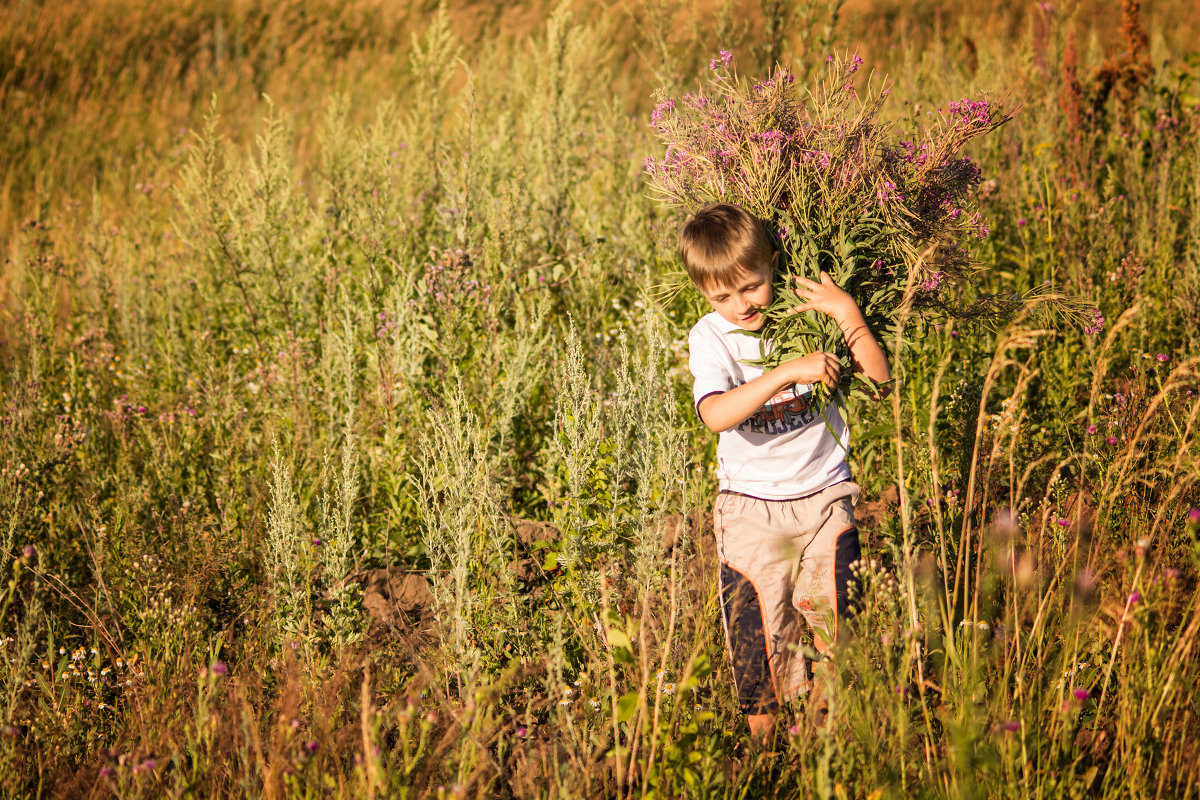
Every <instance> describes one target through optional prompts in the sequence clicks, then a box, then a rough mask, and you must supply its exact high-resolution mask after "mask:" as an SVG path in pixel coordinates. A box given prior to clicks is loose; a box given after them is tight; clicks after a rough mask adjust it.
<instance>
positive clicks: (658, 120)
mask: <svg viewBox="0 0 1200 800" xmlns="http://www.w3.org/2000/svg"><path fill="white" fill-rule="evenodd" d="M674 110H675V101H674V100H672V99H671V98H669V97H668V98H667V99H666V100H663V101H662V102H661V103H659V104H658V105H656V106H655V107H654V110H653V111H651V112H650V124H651V125H660V124H662V121H663V119H664V118H665V117H666V115H667V114H668V113H669V112H671V111H674ZM651 163H653V161H652V160H651V159H649V158H647V159H646V164H647V166H648V165H650V164H651Z"/></svg>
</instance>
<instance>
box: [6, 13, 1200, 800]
mask: <svg viewBox="0 0 1200 800" xmlns="http://www.w3.org/2000/svg"><path fill="white" fill-rule="evenodd" d="M1197 41H1200V10H1198V9H1197V8H1196V7H1195V6H1194V4H1192V3H1189V2H1182V1H1181V0H1161V2H1154V3H1149V2H1148V3H1146V4H1144V5H1142V4H1140V3H1138V2H1136V0H1124V2H1120V1H1119V0H1109V1H1107V2H1100V1H1099V0H1078V1H1077V2H1057V1H1056V2H1052V3H1028V4H1024V5H1020V6H1015V7H1012V8H1005V9H1001V10H996V9H994V8H993V7H992V4H985V3H979V2H967V3H955V4H951V3H948V2H940V0H939V2H931V3H929V4H922V5H920V6H913V5H911V4H908V3H904V2H899V0H853V1H852V2H845V3H842V2H837V0H761V1H760V2H749V1H748V0H694V1H693V2H684V1H683V0H626V1H625V2H621V3H618V4H589V3H584V2H582V1H581V0H580V2H565V1H564V2H563V3H561V4H558V5H552V4H549V3H544V2H542V0H527V1H526V2H522V3H518V4H513V5H511V6H500V5H496V6H493V5H488V4H478V3H472V2H465V1H463V0H456V2H451V3H445V4H443V5H440V6H439V5H435V4H432V3H423V4H418V3H409V4H407V5H404V4H400V3H396V2H386V1H385V0H346V2H341V3H334V2H330V1H329V0H312V1H307V0H277V2H275V3H273V4H267V3H263V2H261V0H180V2H178V3H173V4H169V6H162V7H157V6H150V5H137V4H131V3H126V2H120V0H94V2H86V3H85V2H83V1H82V0H44V1H43V2H32V1H31V0H15V2H9V3H6V4H5V5H4V6H3V7H2V8H0V163H2V164H3V170H2V172H0V174H2V180H0V251H2V253H3V258H4V265H3V269H2V271H0V415H2V416H0V512H2V513H0V539H2V540H3V541H2V543H0V544H2V546H0V574H2V575H3V585H2V587H0V597H2V600H0V650H2V652H3V654H4V664H3V667H0V794H2V796H3V797H12V798H30V797H37V798H42V797H89V798H90V797H98V798H99V797H123V798H124V797H131V798H140V797H246V798H259V797H267V798H282V797H326V796H329V797H366V798H385V797H429V798H447V797H481V798H482V797H486V798H491V797H497V798H534V797H546V798H550V797H556V798H576V797H588V798H591V797H595V798H610V797H611V798H632V797H639V798H647V797H655V798H677V797H689V798H692V797H695V798H758V797H772V798H808V797H813V798H838V800H841V799H842V798H884V797H1012V798H1027V797H1038V798H1084V797H1086V798H1092V799H1098V798H1126V797H1169V798H1174V797H1179V798H1187V797H1194V796H1198V795H1200V598H1198V593H1197V586H1198V580H1200V445H1198V443H1197V437H1198V436H1200V326H1198V324H1197V323H1200V50H1198V49H1197V46H1196V44H1195V43H1196V42H1197ZM720 50H727V51H730V52H731V53H732V54H733V58H734V62H733V63H734V66H735V68H736V70H737V71H738V73H739V74H741V75H744V76H746V77H747V78H753V77H755V76H759V75H765V74H766V73H767V72H768V71H769V70H770V69H771V67H772V66H773V65H775V64H777V63H778V64H783V65H785V66H787V67H788V68H789V69H791V70H792V72H793V73H794V74H795V75H796V77H797V80H798V82H799V83H801V84H802V85H811V84H812V83H813V82H815V81H818V80H820V78H821V76H822V75H823V70H825V69H827V56H830V55H835V54H836V55H837V56H838V57H839V58H844V57H849V56H851V55H853V54H857V55H858V56H859V57H861V58H862V59H864V61H865V63H864V65H863V68H862V71H861V73H860V77H861V79H862V81H863V84H862V86H864V87H865V86H866V85H867V81H868V80H870V81H874V82H875V83H874V84H872V85H875V86H882V85H884V83H881V82H885V83H886V85H888V86H889V87H890V96H889V98H888V101H887V103H886V104H885V106H884V110H883V113H884V115H885V119H886V121H887V123H888V124H889V125H891V126H892V129H893V130H894V131H895V132H896V134H897V135H898V136H901V137H902V138H903V136H904V135H906V134H908V133H909V132H911V135H912V136H917V135H918V134H919V132H920V131H921V130H923V129H924V128H925V127H926V126H928V125H930V124H934V123H935V122H936V120H938V119H939V118H940V116H942V115H945V114H946V113H947V108H949V104H950V103H954V102H958V101H962V100H964V99H967V98H973V97H977V96H979V95H980V93H986V95H987V96H990V97H993V98H1006V99H1007V101H1008V102H1010V103H1012V104H1014V105H1016V106H1018V107H1019V111H1018V113H1017V115H1016V117H1015V118H1014V119H1013V120H1012V121H1011V122H1009V123H1008V124H1006V125H1004V126H1003V127H1002V128H1000V129H999V130H997V131H996V132H995V133H993V134H991V135H989V136H987V137H985V138H983V139H981V140H980V141H979V142H978V143H977V144H973V145H972V151H971V155H972V156H973V157H974V158H975V159H976V160H977V161H978V163H979V165H980V167H981V169H982V177H983V181H982V183H980V184H979V187H978V189H977V192H978V195H977V201H978V203H979V205H980V208H981V209H982V211H983V212H984V213H985V218H986V221H987V226H988V227H989V228H990V232H988V234H987V235H986V236H984V237H983V238H980V239H979V240H978V241H977V242H976V243H975V244H974V251H973V253H972V255H973V257H974V258H975V259H976V260H977V261H979V262H980V263H982V264H984V265H986V269H985V270H984V271H983V272H982V273H981V274H980V276H979V288H978V289H976V290H971V291H979V292H986V293H989V294H994V295H997V296H1012V295H1014V294H1018V295H1020V294H1026V293H1029V292H1031V291H1035V292H1036V291H1040V292H1046V291H1054V292H1061V293H1063V294H1065V295H1070V296H1072V297H1076V298H1080V299H1082V300H1084V301H1087V302H1089V303H1093V304H1095V305H1096V306H1097V307H1098V308H1099V309H1100V312H1101V313H1102V315H1103V318H1104V325H1103V327H1102V328H1101V330H1099V332H1086V331H1084V330H1080V329H1079V328H1078V327H1073V326H1070V325H1066V324H1046V322H1045V320H1042V319H1035V318H1034V317H1032V316H1029V315H1026V314H1023V313H1016V314H1013V315H1011V316H1010V317H1009V318H1007V319H1004V320H1001V321H1000V322H999V323H998V324H990V325H985V324H981V323H980V322H978V321H977V320H972V319H968V318H962V317H958V316H955V313H954V310H953V309H946V311H945V313H944V314H942V315H941V316H940V317H935V318H930V319H927V320H926V321H922V322H917V321H914V322H913V323H912V324H910V325H907V326H901V327H900V328H898V329H897V330H896V331H893V332H892V333H891V334H890V335H889V341H888V342H887V346H888V349H889V350H890V353H891V359H892V372H893V377H894V379H895V381H894V386H893V387H892V391H891V392H890V394H889V395H888V396H887V397H886V399H884V400H883V401H882V402H872V401H867V400H862V399H850V400H848V401H847V415H848V418H849V420H850V422H851V426H852V439H853V447H852V450H851V452H850V456H849V460H850V464H851V467H852V470H853V472H854V478H855V480H856V481H857V482H858V483H859V484H860V485H861V486H862V487H863V488H864V501H863V502H862V503H861V504H860V506H859V508H858V518H859V526H860V533H861V536H862V541H863V549H864V563H863V565H862V568H861V570H860V572H859V577H860V586H861V594H860V597H859V605H860V607H861V610H860V613H859V614H858V616H857V617H856V618H855V619H854V621H853V625H852V628H853V636H852V637H851V638H849V639H848V641H846V642H844V643H841V644H839V646H838V648H837V650H836V652H835V653H834V656H833V658H832V659H830V660H826V661H823V662H821V663H820V664H818V666H817V669H818V673H819V674H820V675H821V676H822V678H823V679H824V680H825V681H826V682H827V683H828V685H829V686H830V687H831V689H830V692H829V696H830V702H831V707H832V713H831V714H829V715H828V716H827V717H826V718H824V719H822V720H818V719H816V718H815V717H814V715H813V714H812V713H811V710H810V709H808V708H806V706H805V703H804V702H803V701H798V702H797V703H795V704H793V705H792V706H789V707H788V708H786V709H785V710H784V711H783V712H781V718H780V724H779V725H778V727H777V731H776V737H775V740H774V741H773V742H772V743H770V745H769V746H767V747H762V746H760V745H758V744H757V743H756V742H754V741H752V740H751V738H750V736H749V734H748V730H747V728H746V724H745V721H744V719H743V718H742V717H741V716H740V715H739V714H738V712H737V704H736V699H735V697H734V695H733V692H732V688H731V680H730V667H729V663H728V658H727V656H726V653H725V643H724V636H723V633H722V630H721V624H720V617H719V597H718V594H717V591H716V561H715V553H714V543H713V537H712V521H711V513H710V509H711V507H712V503H713V500H714V497H715V493H716V481H715V463H714V462H715V449H716V436H715V435H713V434H711V433H710V432H708V431H707V429H705V428H704V426H703V425H702V424H701V423H700V421H699V420H698V419H697V417H696V414H695V412H694V411H693V409H692V399H691V382H690V375H689V373H688V369H687V348H686V342H687V332H688V330H689V328H690V327H691V325H692V324H693V323H694V322H695V320H696V319H697V318H698V317H699V315H701V314H702V313H704V312H705V311H706V310H707V309H706V306H705V304H704V301H703V299H702V298H701V297H700V296H699V295H698V294H697V293H696V292H695V291H692V290H688V289H684V290H683V291H677V289H678V287H679V285H680V270H681V264H680V262H679V258H678V252H677V243H678V231H679V228H680V225H681V223H682V221H683V218H684V214H683V212H682V211H681V210H680V209H678V208H671V207H668V206H666V205H663V204H662V203H659V202H657V201H656V200H655V199H654V198H653V197H651V192H650V190H649V188H648V185H647V181H646V176H645V175H644V172H643V170H644V168H643V163H644V161H645V160H646V159H647V158H651V159H655V158H660V157H661V156H662V152H661V145H660V144H659V143H658V142H657V141H656V140H655V136H654V130H653V128H652V126H651V124H650V120H651V113H652V109H654V107H655V102H656V95H655V92H656V90H660V89H661V90H663V91H664V92H666V93H668V94H670V95H672V96H681V95H683V94H684V93H686V92H690V91H695V90H696V88H697V87H698V86H699V85H700V82H701V81H703V80H706V79H707V76H708V74H709V62H710V59H712V58H713V57H714V56H716V54H717V53H718V51H720ZM864 94H865V92H864ZM1047 287H1049V288H1047ZM963 299H964V301H970V300H974V299H977V298H975V297H964V298H963Z"/></svg>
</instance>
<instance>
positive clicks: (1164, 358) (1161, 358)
mask: <svg viewBox="0 0 1200 800" xmlns="http://www.w3.org/2000/svg"><path fill="white" fill-rule="evenodd" d="M1155 358H1157V359H1158V360H1159V361H1170V360H1171V357H1170V356H1169V355H1167V354H1166V353H1159V354H1158V355H1156V356H1155Z"/></svg>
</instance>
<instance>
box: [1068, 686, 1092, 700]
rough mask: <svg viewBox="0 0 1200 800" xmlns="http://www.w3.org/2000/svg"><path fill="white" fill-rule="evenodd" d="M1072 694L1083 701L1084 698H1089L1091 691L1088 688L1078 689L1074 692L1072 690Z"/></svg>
mask: <svg viewBox="0 0 1200 800" xmlns="http://www.w3.org/2000/svg"><path fill="white" fill-rule="evenodd" d="M1072 694H1074V695H1075V699H1076V700H1078V701H1079V702H1081V703H1082V702H1083V701H1084V700H1087V699H1088V695H1089V694H1090V693H1089V692H1088V690H1087V689H1076V690H1075V691H1074V692H1072Z"/></svg>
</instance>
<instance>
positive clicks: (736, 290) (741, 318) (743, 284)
mask: <svg viewBox="0 0 1200 800" xmlns="http://www.w3.org/2000/svg"><path fill="white" fill-rule="evenodd" d="M774 267H775V259H774V258H772V259H771V260H770V261H766V262H764V263H762V264H760V265H759V266H758V268H757V269H754V270H750V271H746V272H741V273H739V274H738V276H737V277H736V278H735V279H734V280H733V281H732V284H731V285H728V286H726V285H723V284H712V285H710V286H706V287H703V288H701V290H700V291H701V293H702V294H703V295H704V296H705V297H706V298H708V302H710V303H712V307H713V311H716V312H717V313H718V314H720V315H721V318H722V319H724V320H725V321H726V322H730V323H733V324H734V325H737V326H738V327H739V328H741V329H742V330H744V331H756V330H758V329H759V328H761V327H762V326H763V323H764V322H766V317H764V316H763V314H762V310H763V309H764V308H766V307H767V306H769V305H771V277H772V273H773V272H774V271H775V270H774Z"/></svg>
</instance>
